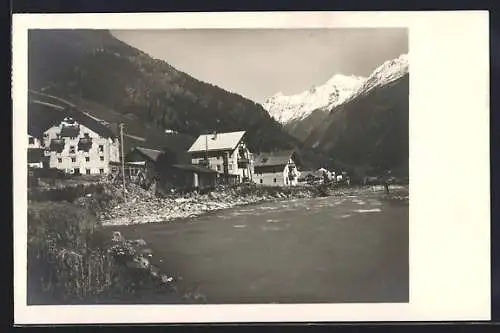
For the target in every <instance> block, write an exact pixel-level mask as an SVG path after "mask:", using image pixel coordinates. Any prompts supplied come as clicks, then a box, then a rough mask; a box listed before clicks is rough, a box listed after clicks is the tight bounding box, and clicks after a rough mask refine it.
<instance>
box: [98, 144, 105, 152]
mask: <svg viewBox="0 0 500 333" xmlns="http://www.w3.org/2000/svg"><path fill="white" fill-rule="evenodd" d="M99 152H100V153H103V152H104V145H99Z"/></svg>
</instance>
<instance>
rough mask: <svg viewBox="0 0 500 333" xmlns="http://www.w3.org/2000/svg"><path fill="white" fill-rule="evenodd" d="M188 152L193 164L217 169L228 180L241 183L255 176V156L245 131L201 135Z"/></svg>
mask: <svg viewBox="0 0 500 333" xmlns="http://www.w3.org/2000/svg"><path fill="white" fill-rule="evenodd" d="M188 153H189V154H190V155H191V163H192V164H196V165H200V166H203V167H206V168H209V169H212V170H215V171H217V172H218V173H219V174H221V177H222V178H224V179H227V180H228V181H233V182H237V183H239V182H245V181H251V180H252V178H253V156H252V153H251V152H250V150H249V149H248V147H247V144H246V132H245V131H236V132H225V133H217V132H214V133H212V134H203V135H200V136H199V137H198V138H197V139H196V141H195V142H194V143H193V144H192V145H191V147H190V148H189V150H188Z"/></svg>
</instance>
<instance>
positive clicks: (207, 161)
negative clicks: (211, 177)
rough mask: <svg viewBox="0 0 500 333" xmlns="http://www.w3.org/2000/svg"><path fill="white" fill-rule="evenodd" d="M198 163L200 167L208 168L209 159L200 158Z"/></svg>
mask: <svg viewBox="0 0 500 333" xmlns="http://www.w3.org/2000/svg"><path fill="white" fill-rule="evenodd" d="M198 165H199V166H201V167H204V168H207V169H209V168H210V161H209V160H208V159H201V160H200V161H199V162H198Z"/></svg>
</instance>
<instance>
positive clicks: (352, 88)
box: [263, 54, 408, 124]
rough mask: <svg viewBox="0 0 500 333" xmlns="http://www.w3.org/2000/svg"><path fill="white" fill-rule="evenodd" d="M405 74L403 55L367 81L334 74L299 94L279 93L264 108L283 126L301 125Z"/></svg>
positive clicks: (363, 78)
mask: <svg viewBox="0 0 500 333" xmlns="http://www.w3.org/2000/svg"><path fill="white" fill-rule="evenodd" d="M406 73H408V55H407V54H402V55H401V56H399V57H398V58H396V59H392V60H388V61H386V62H384V63H383V64H382V65H380V66H379V67H377V68H376V69H375V70H374V71H373V72H372V74H371V75H370V76H369V77H368V78H366V77H361V76H354V75H351V76H346V75H342V74H336V75H334V76H333V77H332V78H331V79H329V80H328V81H327V82H326V83H325V84H324V85H322V86H319V87H313V88H311V89H309V90H307V91H304V92H302V93H300V94H296V95H292V96H286V95H283V94H282V93H278V94H276V95H274V96H272V97H270V98H268V99H267V100H266V102H265V103H264V104H263V107H264V109H266V110H267V111H268V112H269V114H270V115H271V117H273V118H274V119H276V120H277V121H278V122H280V123H282V124H286V123H289V122H291V121H300V120H302V119H304V118H306V117H307V116H309V115H310V114H311V113H312V112H313V111H315V110H322V111H325V112H327V111H331V110H332V109H333V108H335V107H337V106H340V105H342V104H344V103H346V102H347V101H350V100H352V99H354V98H356V97H357V96H359V95H363V94H366V93H367V92H369V91H371V90H372V89H374V88H376V87H380V86H384V85H386V84H388V83H390V82H392V81H394V80H396V79H398V78H400V77H402V76H404V75H405V74H406Z"/></svg>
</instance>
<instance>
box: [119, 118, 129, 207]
mask: <svg viewBox="0 0 500 333" xmlns="http://www.w3.org/2000/svg"><path fill="white" fill-rule="evenodd" d="M123 126H124V124H123V123H120V138H121V150H122V154H121V155H122V158H121V160H122V179H123V198H124V199H125V200H127V196H126V191H125V189H126V187H125V155H124V153H123V152H124V148H123V146H125V143H124V141H123Z"/></svg>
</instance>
